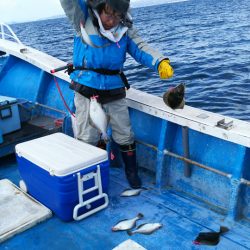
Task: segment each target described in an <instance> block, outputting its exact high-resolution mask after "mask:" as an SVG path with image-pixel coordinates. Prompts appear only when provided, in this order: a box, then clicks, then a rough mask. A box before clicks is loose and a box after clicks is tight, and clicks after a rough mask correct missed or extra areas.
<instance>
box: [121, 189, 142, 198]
mask: <svg viewBox="0 0 250 250" xmlns="http://www.w3.org/2000/svg"><path fill="white" fill-rule="evenodd" d="M143 190H147V189H146V188H136V189H130V188H128V189H125V190H124V191H123V192H122V193H121V195H120V196H122V197H130V196H136V195H139V194H140V193H141V191H143Z"/></svg>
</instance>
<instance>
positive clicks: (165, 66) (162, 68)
mask: <svg viewBox="0 0 250 250" xmlns="http://www.w3.org/2000/svg"><path fill="white" fill-rule="evenodd" d="M169 63H170V61H169V60H167V59H165V60H162V61H161V62H160V64H159V66H158V72H159V75H160V78H161V79H167V78H170V77H172V76H173V74H174V70H173V68H172V67H171V65H170V64H169Z"/></svg>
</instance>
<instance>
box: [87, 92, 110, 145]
mask: <svg viewBox="0 0 250 250" xmlns="http://www.w3.org/2000/svg"><path fill="white" fill-rule="evenodd" d="M89 118H90V123H91V125H93V126H94V127H95V128H96V129H97V130H99V131H100V132H101V133H102V138H103V140H105V141H108V135H107V126H108V118H107V115H106V113H105V112H104V110H103V108H102V106H101V104H100V103H99V102H98V101H97V97H96V96H92V97H91V98H90V106H89Z"/></svg>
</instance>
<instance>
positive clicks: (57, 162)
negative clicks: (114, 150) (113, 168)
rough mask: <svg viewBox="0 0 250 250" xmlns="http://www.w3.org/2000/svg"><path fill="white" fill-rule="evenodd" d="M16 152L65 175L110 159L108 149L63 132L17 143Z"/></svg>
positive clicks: (59, 174) (41, 165) (54, 173)
mask: <svg viewBox="0 0 250 250" xmlns="http://www.w3.org/2000/svg"><path fill="white" fill-rule="evenodd" d="M15 149H16V153H17V155H18V156H19V157H24V158H25V159H27V160H29V161H30V162H32V163H34V164H36V165H37V166H39V167H41V168H43V169H45V170H46V171H48V172H49V173H50V174H51V175H56V176H65V175H68V174H71V173H74V172H76V171H79V170H81V169H84V168H87V167H89V166H93V165H96V164H98V163H101V162H103V161H106V160H108V154H107V151H105V150H103V149H100V148H97V147H94V146H92V145H90V144H87V143H84V142H82V141H79V140H77V139H74V138H72V137H70V136H67V135H65V134H63V133H55V134H51V135H48V136H44V137H40V138H38V139H34V140H30V141H26V142H23V143H20V144H17V145H16V148H15Z"/></svg>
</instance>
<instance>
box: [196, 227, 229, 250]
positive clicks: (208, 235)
mask: <svg viewBox="0 0 250 250" xmlns="http://www.w3.org/2000/svg"><path fill="white" fill-rule="evenodd" d="M228 231H229V229H228V228H227V227H223V226H221V227H220V231H219V232H202V233H199V235H198V236H197V237H196V239H195V240H194V241H193V243H194V244H195V245H210V246H216V245H217V244H218V243H219V242H220V236H221V235H222V234H224V233H226V232H228Z"/></svg>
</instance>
